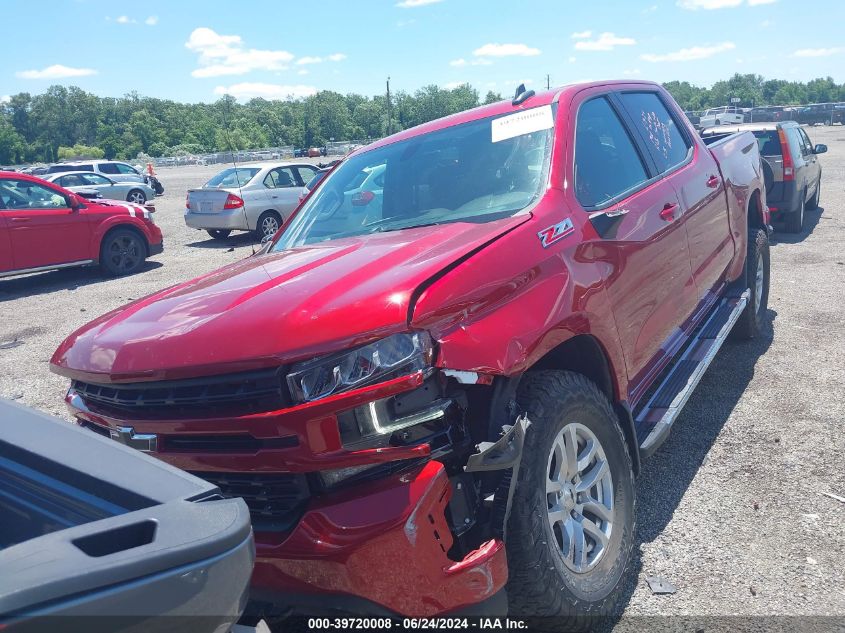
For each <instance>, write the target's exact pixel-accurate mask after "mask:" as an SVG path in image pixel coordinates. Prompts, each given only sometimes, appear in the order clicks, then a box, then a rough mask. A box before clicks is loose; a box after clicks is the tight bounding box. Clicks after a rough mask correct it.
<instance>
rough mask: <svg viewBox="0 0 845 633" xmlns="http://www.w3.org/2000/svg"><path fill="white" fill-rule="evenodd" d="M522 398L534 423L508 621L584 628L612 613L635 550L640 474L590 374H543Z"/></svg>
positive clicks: (515, 523) (511, 554) (527, 382)
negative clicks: (548, 620) (545, 620)
mask: <svg viewBox="0 0 845 633" xmlns="http://www.w3.org/2000/svg"><path fill="white" fill-rule="evenodd" d="M517 397H518V400H519V403H520V405H521V406H522V407H523V408H524V409H525V410H526V411H527V413H528V418H529V420H531V426H530V427H529V429H528V431H527V433H526V437H525V446H524V448H523V453H522V455H523V456H522V464H521V466H520V469H519V476H518V480H517V486H516V492H515V494H514V499H513V506H512V509H511V514H510V519H509V521H508V532H507V552H508V567H509V573H510V578H509V581H508V599H509V603H510V604H509V606H510V613H512V614H513V615H515V616H517V617H529V616H538V617H556V618H559V617H566V618H569V619H570V622H568V625H569V626H573V627H576V628H585V627H587V626H588V625H589V622H590V618H592V617H595V616H605V615H609V614H611V613H612V612H613V608H614V605H615V603H616V601H617V600H618V598H619V589H618V585H619V582H620V580H621V578H622V575H623V572H624V571H625V568H626V566H627V564H628V560H629V558H630V555H631V549H632V547H633V544H634V530H635V504H636V498H635V493H634V473H633V468H632V460H631V456H630V453H629V451H628V445H627V443H626V442H625V439H624V437H623V434H622V429H621V428H620V426H619V420H618V418H617V416H616V414H615V412H614V410H613V407H612V406H611V403H610V401H609V400H608V399H607V397H606V396H605V395H604V394H603V393H602V392H601V391H600V390H599V389H598V387H596V385H595V384H593V383H592V382H591V381H589V380H587V379H586V378H585V377H584V376H582V375H580V374H576V373H572V372H566V371H538V372H531V373H529V374H527V375H526V376H525V378H524V379H523V380H522V383H521V384H520V387H519V392H518V395H517Z"/></svg>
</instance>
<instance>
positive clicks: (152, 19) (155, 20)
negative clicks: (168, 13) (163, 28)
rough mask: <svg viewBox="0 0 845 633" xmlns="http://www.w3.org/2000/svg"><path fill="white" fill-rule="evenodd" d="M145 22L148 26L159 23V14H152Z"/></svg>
mask: <svg viewBox="0 0 845 633" xmlns="http://www.w3.org/2000/svg"><path fill="white" fill-rule="evenodd" d="M144 24H146V25H147V26H155V25H156V24H158V16H157V15H151V16H150V17H148V18H147V19H146V20H144Z"/></svg>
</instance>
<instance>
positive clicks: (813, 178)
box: [701, 121, 827, 233]
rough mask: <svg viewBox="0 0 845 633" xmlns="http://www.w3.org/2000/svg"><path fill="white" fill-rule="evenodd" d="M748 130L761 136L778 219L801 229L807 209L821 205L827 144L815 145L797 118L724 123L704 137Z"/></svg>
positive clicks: (768, 196)
mask: <svg viewBox="0 0 845 633" xmlns="http://www.w3.org/2000/svg"><path fill="white" fill-rule="evenodd" d="M742 131H747V132H751V133H753V134H754V136H755V137H756V138H757V145H758V147H759V148H760V156H761V157H762V158H763V172H764V176H765V178H766V200H767V201H768V205H769V211H771V212H772V217H773V218H775V219H781V220H784V221H785V223H786V230H787V231H788V232H790V233H800V232H801V230H802V229H803V228H804V209H805V208H807V207H809V208H810V209H815V208H816V207H818V206H819V196H820V195H821V182H822V168H821V165H820V164H819V161H818V158H816V155H817V154H824V153H825V152H826V151H827V145H815V146H814V145H813V144H812V143H811V142H810V137H809V136H807V132H806V130H804V128H802V127H801V126H800V125H799V124H798V123H796V122H795V121H781V122H769V123H744V124H742V125H722V126H719V127H713V128H710V129H708V130H704V131H703V132H702V133H701V134H702V136H704V137H711V136H720V135H726V134H731V133H734V132H742Z"/></svg>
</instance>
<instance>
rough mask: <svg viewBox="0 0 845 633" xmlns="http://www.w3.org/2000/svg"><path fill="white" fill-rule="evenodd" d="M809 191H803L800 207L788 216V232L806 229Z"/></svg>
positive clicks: (798, 231)
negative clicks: (805, 213)
mask: <svg viewBox="0 0 845 633" xmlns="http://www.w3.org/2000/svg"><path fill="white" fill-rule="evenodd" d="M806 200H807V192H806V191H802V192H801V199H800V202H799V203H798V208H797V209H795V211H793V212H792V213H790V214H789V215H787V216H786V230H787V232H788V233H800V232H801V231H803V230H804V210H805V209H806V208H807V203H806Z"/></svg>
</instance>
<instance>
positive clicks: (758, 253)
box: [731, 228, 769, 339]
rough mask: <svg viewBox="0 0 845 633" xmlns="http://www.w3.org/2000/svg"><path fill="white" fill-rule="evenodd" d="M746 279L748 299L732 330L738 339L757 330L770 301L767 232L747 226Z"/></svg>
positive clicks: (756, 332) (755, 333) (758, 332)
mask: <svg viewBox="0 0 845 633" xmlns="http://www.w3.org/2000/svg"><path fill="white" fill-rule="evenodd" d="M745 283H746V284H747V287H748V289H749V291H750V292H749V297H748V303H747V304H746V305H745V310H743V312H742V314H741V315H739V319H738V320H737V322H736V324H735V325H734V328H733V331H732V332H731V334H732V335H733V337H734V338H738V339H752V338H755V337H756V336H758V335H759V334H760V330H761V329H762V327H763V317H764V316H765V315H766V309H767V308H768V305H769V236H768V234H767V233H766V231H765V230H764V229H760V228H749V234H748V254H747V256H746V259H745Z"/></svg>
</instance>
